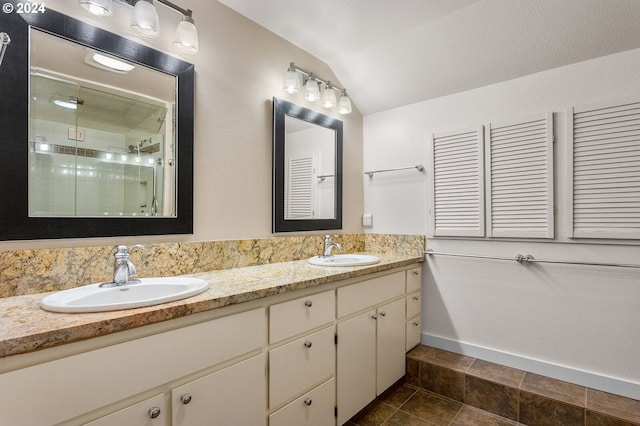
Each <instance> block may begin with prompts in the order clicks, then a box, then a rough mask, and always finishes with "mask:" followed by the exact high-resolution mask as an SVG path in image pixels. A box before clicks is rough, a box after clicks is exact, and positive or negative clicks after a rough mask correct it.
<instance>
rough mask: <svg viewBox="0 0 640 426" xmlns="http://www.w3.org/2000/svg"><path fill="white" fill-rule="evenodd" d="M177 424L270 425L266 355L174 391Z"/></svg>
mask: <svg viewBox="0 0 640 426" xmlns="http://www.w3.org/2000/svg"><path fill="white" fill-rule="evenodd" d="M171 401H172V402H171V403H172V407H173V412H172V414H173V423H172V424H173V425H174V426H202V425H211V426H215V425H220V426H228V425H252V426H253V425H266V423H267V416H266V408H267V383H266V355H265V354H260V355H256V356H254V357H253V358H249V359H247V360H245V361H242V362H239V363H237V364H234V365H232V366H230V367H227V368H224V369H222V370H220V371H217V372H215V373H212V374H209V375H208V376H205V377H203V378H201V379H198V380H195V381H193V382H190V383H187V384H186V385H184V386H180V387H178V388H175V389H173V390H172V391H171Z"/></svg>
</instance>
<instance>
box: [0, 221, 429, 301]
mask: <svg viewBox="0 0 640 426" xmlns="http://www.w3.org/2000/svg"><path fill="white" fill-rule="evenodd" d="M323 237H324V234H318V235H309V236H292V237H273V238H265V239H253V240H224V241H205V242H179V243H157V244H147V245H145V248H144V250H132V252H131V260H132V261H133V262H134V264H135V265H136V268H137V270H138V276H139V277H163V276H174V275H182V274H194V273H199V272H207V271H214V270H221V269H230V268H238V267H243V266H252V265H264V264H268V263H280V262H288V261H292V260H300V259H306V258H309V257H311V256H315V255H317V254H321V253H322V248H323ZM334 241H336V242H338V243H340V244H341V245H342V247H343V249H344V252H345V253H359V252H367V253H385V252H389V251H392V252H395V253H398V254H417V255H418V256H422V255H423V251H424V247H425V237H424V236H423V235H391V234H340V235H338V236H337V237H336V238H334ZM114 251H115V248H114V246H112V245H109V246H95V247H77V248H60V249H30V250H8V251H3V252H0V297H12V296H21V295H25V294H34V293H44V292H49V291H57V290H64V289H67V288H72V287H78V286H81V285H86V284H91V283H96V282H103V281H110V280H111V278H112V273H113V253H114Z"/></svg>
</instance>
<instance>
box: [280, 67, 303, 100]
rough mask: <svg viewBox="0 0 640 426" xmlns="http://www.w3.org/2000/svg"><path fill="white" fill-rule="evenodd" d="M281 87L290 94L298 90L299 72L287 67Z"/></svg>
mask: <svg viewBox="0 0 640 426" xmlns="http://www.w3.org/2000/svg"><path fill="white" fill-rule="evenodd" d="M282 88H283V89H284V91H285V92H287V93H288V94H290V95H293V94H294V93H298V92H299V91H300V74H298V73H297V72H296V71H295V70H294V69H291V68H289V69H288V70H287V72H286V73H285V74H284V82H283V84H282Z"/></svg>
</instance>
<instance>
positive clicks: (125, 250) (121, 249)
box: [115, 244, 144, 257]
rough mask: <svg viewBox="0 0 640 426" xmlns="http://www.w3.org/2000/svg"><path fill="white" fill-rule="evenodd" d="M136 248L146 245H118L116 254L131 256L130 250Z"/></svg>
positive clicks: (117, 255)
mask: <svg viewBox="0 0 640 426" xmlns="http://www.w3.org/2000/svg"><path fill="white" fill-rule="evenodd" d="M134 248H135V249H137V248H140V249H143V248H144V246H143V245H142V244H134V245H132V246H128V247H127V246H117V247H116V253H115V256H116V257H119V256H129V250H131V249H134Z"/></svg>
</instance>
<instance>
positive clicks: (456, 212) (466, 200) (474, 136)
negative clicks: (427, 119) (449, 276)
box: [429, 126, 485, 237]
mask: <svg viewBox="0 0 640 426" xmlns="http://www.w3.org/2000/svg"><path fill="white" fill-rule="evenodd" d="M483 150H484V132H483V128H482V126H480V127H478V128H473V129H466V130H461V131H455V132H447V133H440V134H434V135H432V136H431V140H430V143H429V171H430V173H431V183H432V188H431V211H430V214H429V222H430V226H429V228H430V232H431V235H432V236H435V237H439V236H461V237H482V236H484V227H485V223H484V222H485V219H484V177H483V173H484V172H483V163H484V161H483V159H484V156H483Z"/></svg>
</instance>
